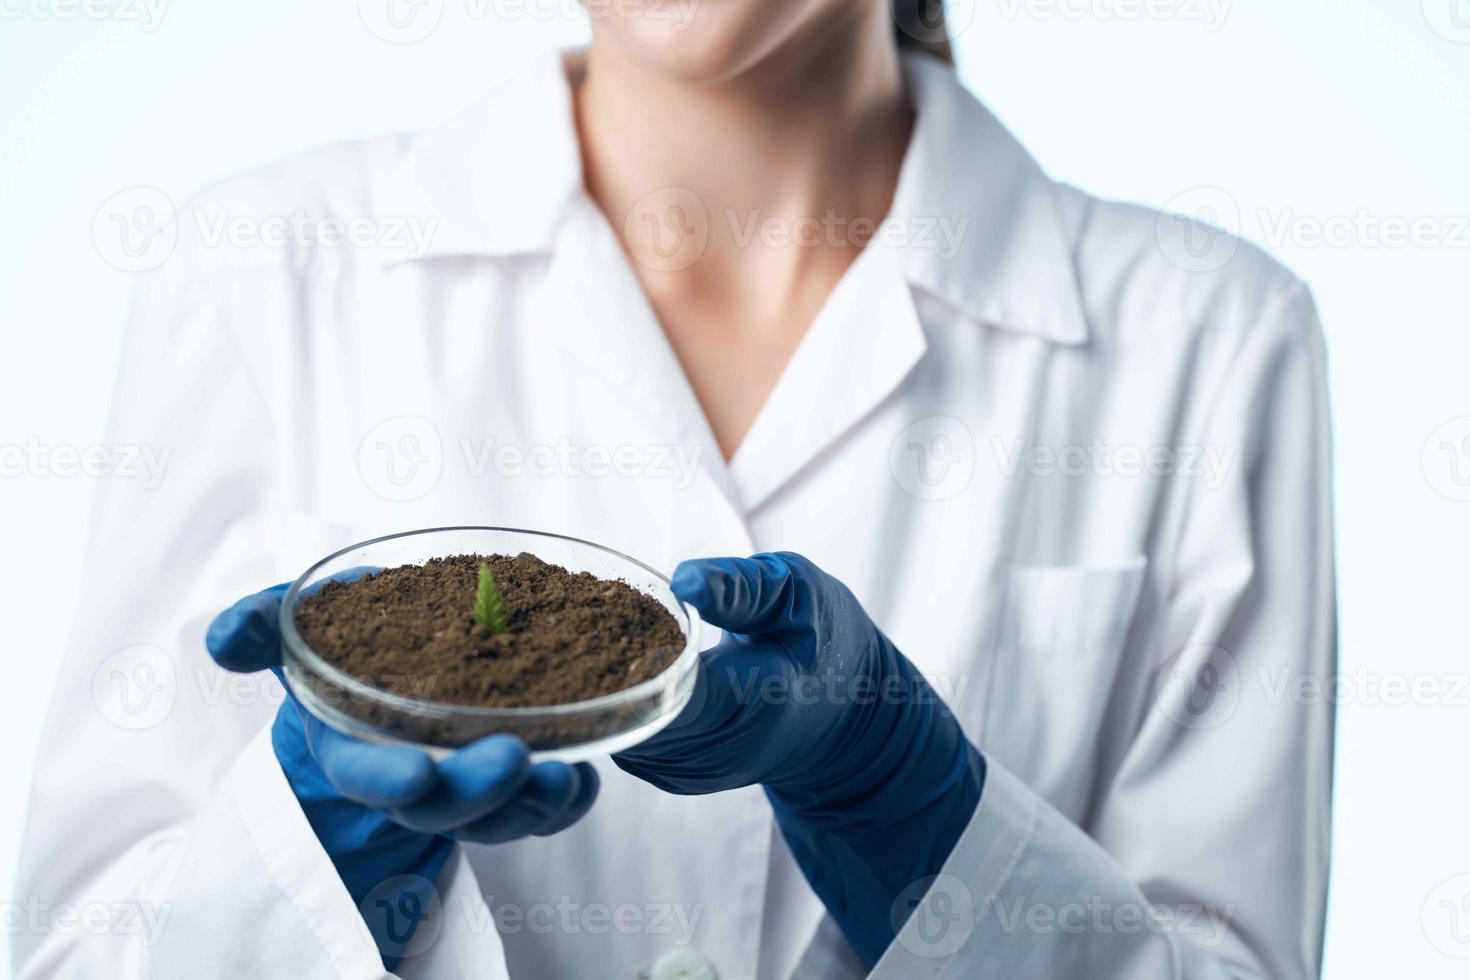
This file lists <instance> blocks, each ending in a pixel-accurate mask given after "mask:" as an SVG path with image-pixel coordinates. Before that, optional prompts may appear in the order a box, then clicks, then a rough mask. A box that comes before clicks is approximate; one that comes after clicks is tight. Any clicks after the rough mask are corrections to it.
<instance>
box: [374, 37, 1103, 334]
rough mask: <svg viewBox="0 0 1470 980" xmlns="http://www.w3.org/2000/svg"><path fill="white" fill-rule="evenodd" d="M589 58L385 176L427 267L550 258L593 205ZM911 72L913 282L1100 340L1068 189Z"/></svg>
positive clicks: (926, 62)
mask: <svg viewBox="0 0 1470 980" xmlns="http://www.w3.org/2000/svg"><path fill="white" fill-rule="evenodd" d="M578 61H579V56H578V55H577V54H576V53H575V52H566V53H562V52H554V53H548V54H546V55H542V56H539V57H538V58H537V59H536V60H535V61H534V62H533V64H532V65H531V67H530V68H529V69H528V70H526V71H524V72H521V73H520V74H518V75H516V76H514V77H513V78H511V79H510V80H509V81H507V82H506V83H504V84H503V85H501V86H500V87H499V88H498V89H496V90H495V91H494V92H492V93H491V94H490V95H489V96H487V97H486V98H485V99H484V100H481V102H480V103H478V104H477V105H476V106H475V107H473V108H472V109H470V110H469V111H467V112H465V113H463V114H461V115H460V116H459V117H457V118H456V119H454V120H452V121H451V122H449V123H448V124H446V125H444V126H441V127H439V128H437V129H433V130H430V131H428V132H426V133H424V134H422V135H420V136H418V137H416V138H414V139H412V140H410V141H409V142H408V143H407V144H406V145H405V146H403V147H401V148H400V149H398V150H396V151H395V152H393V153H391V154H390V157H391V158H390V159H388V160H384V161H381V164H380V166H379V167H378V168H377V171H378V174H379V182H378V193H377V198H378V206H379V208H380V210H381V211H382V212H383V213H385V214H398V215H414V216H420V217H422V216H432V217H434V218H435V219H436V229H435V233H434V235H433V236H432V238H431V240H430V242H429V243H428V246H427V248H426V249H425V250H423V251H422V252H421V253H420V254H418V255H416V256H406V255H403V254H397V255H389V256H388V259H389V260H390V261H396V260H406V259H411V258H433V257H439V256H448V255H483V256H507V255H516V254H525V253H535V252H550V251H552V250H553V249H554V248H555V246H556V242H557V232H558V228H559V226H560V224H561V223H562V221H563V218H564V217H565V215H566V213H567V209H568V205H569V203H570V202H571V201H572V200H573V199H574V198H576V197H577V196H578V195H580V194H582V193H583V191H582V186H583V183H582V166H581V152H580V149H579V146H578V143H577V136H576V126H575V123H574V119H573V112H572V99H571V87H570V84H569V82H568V72H571V71H575V70H577V68H576V65H577V62H578ZM904 69H905V74H906V78H907V82H908V85H909V88H910V92H911V96H912V98H913V100H914V106H915V110H916V122H915V126H914V133H913V137H912V139H911V141H910V145H909V149H908V152H907V154H906V155H905V158H904V162H903V165H902V167H901V170H900V175H899V182H898V188H897V191H896V193H895V195H894V201H893V206H892V208H891V209H890V214H889V216H888V218H887V219H886V221H885V228H886V229H887V231H888V233H889V234H890V235H891V236H892V237H891V238H890V239H889V241H890V242H891V243H892V244H893V246H894V247H896V249H897V250H898V251H899V252H901V253H902V255H901V260H900V261H901V267H902V269H903V274H904V276H905V277H906V279H907V280H908V282H909V283H910V284H911V285H913V286H914V287H916V288H918V289H920V290H922V291H924V292H926V293H929V294H931V295H933V296H935V297H937V298H938V299H940V300H941V301H943V302H945V303H947V304H948V305H950V306H952V307H954V308H955V309H957V310H959V311H961V312H962V313H964V314H966V315H968V316H969V317H971V318H973V319H975V320H977V321H980V322H983V323H986V324H989V325H991V326H995V327H999V328H1002V329H1006V330H1011V331H1019V332H1023V333H1029V334H1033V335H1037V336H1040V337H1044V338H1046V339H1047V340H1050V341H1053V342H1056V343H1063V344H1080V343H1082V342H1084V341H1085V340H1086V339H1087V325H1086V318H1085V316H1084V314H1083V311H1082V300H1081V296H1080V293H1079V290H1078V285H1077V278H1076V272H1075V268H1074V265H1073V259H1072V251H1071V248H1070V247H1069V244H1068V239H1067V235H1066V232H1065V228H1064V226H1063V224H1062V218H1061V213H1060V210H1059V207H1058V202H1057V200H1056V198H1055V185H1054V184H1053V183H1052V182H1051V180H1050V179H1049V178H1047V177H1046V175H1045V174H1044V173H1043V172H1042V171H1041V168H1040V167H1039V166H1038V165H1037V163H1036V161H1035V160H1034V159H1032V157H1031V156H1030V155H1029V154H1028V153H1027V152H1026V151H1025V149H1024V148H1023V147H1022V146H1021V145H1020V143H1019V142H1017V140H1016V139H1015V137H1013V136H1012V135H1011V134H1010V133H1009V132H1008V131H1007V130H1006V129H1005V127H1004V126H1002V125H1001V124H1000V122H999V121H998V120H997V119H996V118H995V117H994V116H993V115H991V113H990V112H989V111H988V110H986V108H985V107H984V106H982V105H981V104H980V103H979V102H978V101H977V100H976V99H975V98H974V97H973V96H972V95H971V94H970V93H969V91H968V90H966V89H965V87H964V86H963V85H962V84H961V83H960V81H959V79H958V78H957V77H956V76H955V74H954V72H953V71H952V70H951V69H950V68H949V67H948V66H945V65H942V64H940V63H939V62H937V61H935V60H934V59H932V58H930V57H928V56H926V55H919V54H915V55H908V56H906V57H905V62H904Z"/></svg>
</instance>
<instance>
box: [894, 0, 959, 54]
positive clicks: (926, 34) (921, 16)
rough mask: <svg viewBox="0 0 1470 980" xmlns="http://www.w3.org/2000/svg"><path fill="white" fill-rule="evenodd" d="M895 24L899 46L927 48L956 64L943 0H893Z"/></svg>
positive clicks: (913, 48) (917, 49) (916, 48)
mask: <svg viewBox="0 0 1470 980" xmlns="http://www.w3.org/2000/svg"><path fill="white" fill-rule="evenodd" d="M893 24H894V30H895V32H896V33H897V35H898V45H899V47H901V48H910V49H912V50H915V51H927V52H928V53H929V54H932V55H933V56H934V57H936V58H938V59H939V60H940V61H943V62H946V63H948V64H951V65H952V64H954V52H953V51H952V50H950V46H949V34H948V33H947V32H946V31H945V27H944V3H943V0H893Z"/></svg>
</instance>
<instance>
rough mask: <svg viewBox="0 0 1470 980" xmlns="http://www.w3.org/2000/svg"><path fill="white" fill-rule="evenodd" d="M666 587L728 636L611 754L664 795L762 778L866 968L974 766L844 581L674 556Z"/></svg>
mask: <svg viewBox="0 0 1470 980" xmlns="http://www.w3.org/2000/svg"><path fill="white" fill-rule="evenodd" d="M673 588H674V592H675V593H676V594H677V595H678V596H679V598H680V599H682V600H684V601H685V602H687V603H689V604H690V605H691V606H693V607H694V608H696V609H698V610H699V613H700V615H701V616H703V617H704V620H705V621H706V622H708V623H712V624H714V625H715V626H719V627H720V628H722V629H724V630H725V631H726V634H727V635H726V637H725V639H724V640H723V642H721V643H720V644H719V645H718V646H717V647H715V648H714V649H712V650H709V651H706V652H705V654H704V657H703V659H702V661H701V668H700V673H699V675H698V686H697V687H696V690H695V694H694V697H693V699H692V701H691V702H690V705H689V707H688V708H687V709H686V710H685V711H684V712H683V713H681V714H680V716H679V718H678V719H676V720H675V722H674V723H673V724H672V725H670V726H669V727H668V728H666V729H665V730H664V731H662V732H660V733H659V734H657V735H655V736H654V737H653V738H652V739H650V740H649V741H647V742H644V743H643V744H641V745H638V746H636V747H634V748H632V749H630V750H628V751H626V752H623V753H621V754H619V755H617V756H615V757H614V760H615V761H616V762H617V764H618V765H619V766H621V767H622V768H623V769H625V770H626V771H628V772H630V773H632V774H633V775H635V776H638V777H640V778H642V779H645V780H647V781H648V782H650V783H652V784H653V785H655V786H658V787H660V788H661V789H664V790H667V791H669V792H672V793H714V792H718V791H720V790H727V789H733V788H735V787H739V786H749V785H753V784H756V783H759V784H761V785H762V786H764V787H765V790H766V795H767V796H768V797H769V799H770V801H771V805H772V807H773V808H774V810H775V814H776V818H777V822H778V823H779V825H780V827H781V832H782V834H783V836H784V837H785V839H786V842H787V844H788V845H789V846H790V848H791V852H792V854H793V855H794V856H795V858H796V861H797V863H798V864H799V865H800V867H801V869H802V871H803V873H804V874H805V875H806V878H807V881H808V882H810V883H811V886H812V889H813V890H814V891H815V892H816V893H817V895H818V897H820V898H821V899H822V902H823V903H824V904H825V905H826V907H827V909H828V911H829V912H830V913H831V914H832V917H833V919H834V920H835V921H836V922H837V924H838V925H839V926H841V928H842V930H843V933H844V934H845V935H846V936H847V939H848V941H849V942H850V943H851V944H852V946H853V948H854V949H855V950H856V951H857V953H858V955H859V956H861V957H862V958H863V960H864V961H865V962H866V963H867V964H868V966H869V967H871V966H872V965H873V964H874V963H876V962H877V961H878V958H879V957H880V956H882V954H883V951H884V950H885V949H887V948H888V945H889V944H890V943H891V942H892V940H893V938H894V936H895V935H896V934H897V929H898V927H900V926H901V925H902V923H903V921H904V920H905V919H906V918H907V917H908V914H909V912H911V911H912V909H911V908H902V907H900V908H895V902H896V901H897V899H898V898H899V896H900V895H901V894H903V893H904V892H905V891H906V890H907V889H909V887H910V886H911V885H913V884H914V883H915V882H917V881H919V880H920V879H922V878H925V877H926V876H929V875H933V874H937V873H938V872H939V870H940V868H941V867H942V866H943V864H944V861H945V859H946V858H947V857H948V856H949V853H950V851H951V850H953V848H954V845H955V842H956V841H958V840H959V837H960V835H961V833H962V832H963V831H964V829H965V827H966V825H967V824H968V823H969V821H970V818H971V816H972V815H973V814H974V811H975V807H976V805H977V804H978V803H979V801H980V791H981V789H982V787H983V785H984V782H985V760H984V759H983V757H982V756H981V755H980V753H979V752H978V751H977V750H976V749H975V747H974V746H972V745H971V744H970V743H969V741H968V740H967V739H966V738H965V734H964V732H963V731H961V730H960V726H959V723H958V722H957V721H956V719H955V717H954V715H953V714H952V713H951V712H950V710H949V708H948V707H947V706H946V705H945V704H944V702H943V701H942V700H941V699H940V698H939V696H938V694H936V693H935V692H934V690H933V688H931V687H930V686H929V684H928V683H927V682H926V681H925V680H924V678H923V677H922V676H921V675H920V674H919V672H918V671H917V670H916V669H915V667H914V666H913V664H911V663H909V661H908V659H907V658H906V657H904V655H903V654H902V653H900V652H899V651H898V650H897V649H896V648H895V647H894V646H893V644H892V643H890V642H889V640H888V638H887V637H885V636H884V635H883V634H882V632H880V631H879V630H878V628H877V627H876V626H874V625H873V622H872V620H870V619H869V618H868V616H867V614H866V613H865V612H864V611H863V609H862V606H861V605H860V604H859V603H858V601H857V599H856V598H855V597H854V596H853V594H852V593H851V592H849V591H848V590H847V587H846V586H844V585H843V584H842V583H841V582H839V581H837V580H836V579H834V578H832V577H831V576H830V575H827V574H826V573H825V572H823V571H822V570H821V569H819V568H817V567H816V566H815V565H813V564H812V563H811V562H809V561H807V560H806V559H805V558H803V557H801V556H800V555H794V554H789V553H785V552H783V553H778V554H762V555H756V556H755V557H753V558H749V559H740V558H714V559H707V560H701V561H686V562H684V563H683V564H681V565H680V566H679V567H678V569H677V570H676V571H675V573H674V578H673Z"/></svg>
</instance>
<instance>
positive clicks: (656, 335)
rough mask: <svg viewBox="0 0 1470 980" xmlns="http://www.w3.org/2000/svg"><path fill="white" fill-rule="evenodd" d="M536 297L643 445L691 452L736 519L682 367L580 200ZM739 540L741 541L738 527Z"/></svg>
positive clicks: (589, 207) (625, 266)
mask: <svg viewBox="0 0 1470 980" xmlns="http://www.w3.org/2000/svg"><path fill="white" fill-rule="evenodd" d="M542 293H543V295H542V302H543V304H544V306H543V309H544V310H545V319H544V320H543V322H544V323H545V324H546V328H547V329H548V330H550V331H552V332H553V333H554V334H555V336H556V340H557V343H558V345H559V346H560V347H561V349H562V350H563V351H564V353H565V354H566V355H567V356H568V357H569V358H570V359H572V360H573V361H575V362H578V363H581V364H583V365H584V366H586V367H587V368H589V369H590V370H592V371H593V372H595V373H596V374H598V375H599V376H601V377H602V378H603V379H605V380H606V381H607V382H609V385H610V387H611V388H613V389H615V390H617V391H619V392H621V394H622V397H623V399H624V401H625V403H626V405H627V406H628V407H629V408H630V409H631V410H632V411H633V412H634V413H636V414H637V415H638V416H639V417H640V418H642V419H643V420H644V421H645V422H646V424H647V425H648V432H649V439H650V441H653V442H657V443H660V444H666V445H669V446H679V447H698V448H699V449H700V467H699V469H700V475H701V478H702V479H705V480H707V481H709V483H711V484H712V485H713V487H714V488H715V489H716V490H717V491H718V492H719V494H720V495H721V496H722V497H723V498H724V500H725V502H726V504H727V505H728V507H729V509H730V511H731V513H732V514H735V515H740V514H743V511H744V508H743V506H742V503H741V499H740V492H739V489H738V487H737V486H736V484H735V483H734V481H733V480H732V479H731V474H730V470H729V468H728V467H727V466H726V465H725V462H724V458H723V456H722V455H721V453H720V449H719V445H718V443H717V442H716V441H715V438H714V434H713V432H712V431H711V430H710V427H709V423H708V421H707V420H706V419H705V416H704V412H703V410H702V409H701V408H700V406H699V401H698V399H697V398H696V397H695V395H694V391H693V389H692V388H691V387H690V385H689V380H688V378H687V376H686V375H685V374H684V370H683V367H682V366H681V365H680V364H679V361H678V358H677V357H676V356H675V354H674V351H673V348H672V347H670V345H669V343H668V339H667V337H665V335H664V332H663V328H662V326H660V324H659V322H658V319H657V316H656V315H655V313H654V311H653V308H652V306H651V305H650V304H649V302H648V298H647V296H646V295H645V294H644V293H643V289H642V287H641V285H640V284H639V282H638V279H637V277H636V276H635V275H634V273H633V270H632V268H631V266H630V265H629V263H628V258H627V256H626V254H625V253H624V252H623V250H622V246H621V245H620V244H619V242H618V239H617V237H616V235H615V233H614V232H613V230H612V228H611V227H610V226H609V225H608V223H607V221H606V219H605V218H604V217H603V215H602V213H601V212H600V211H598V210H597V207H596V205H595V204H593V203H592V201H591V200H590V199H589V198H587V197H586V195H585V194H579V195H577V196H576V197H575V198H574V199H573V200H572V202H571V204H570V205H569V206H568V209H567V214H566V218H565V221H564V223H563V227H562V229H561V231H560V233H559V234H558V236H557V246H556V249H555V251H554V253H553V255H552V257H551V262H550V266H549V267H548V269H547V274H546V278H545V281H544V283H543V286H542ZM729 530H733V529H727V531H729ZM727 536H728V535H727ZM740 536H741V538H742V539H746V540H748V533H747V532H746V531H745V529H744V525H743V522H742V523H741V527H740Z"/></svg>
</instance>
